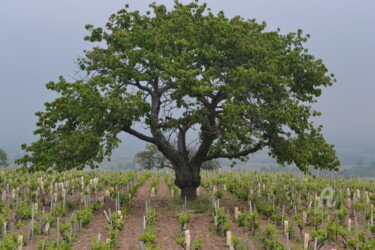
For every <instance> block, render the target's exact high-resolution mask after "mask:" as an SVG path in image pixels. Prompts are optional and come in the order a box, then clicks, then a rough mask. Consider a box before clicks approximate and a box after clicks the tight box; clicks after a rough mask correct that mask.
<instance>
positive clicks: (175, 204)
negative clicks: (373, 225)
mask: <svg viewBox="0 0 375 250" xmlns="http://www.w3.org/2000/svg"><path fill="white" fill-rule="evenodd" d="M184 203H185V202H184V201H183V200H181V198H180V197H174V198H173V199H172V200H171V201H170V202H168V204H167V205H166V206H165V208H164V209H166V211H168V212H171V211H174V212H176V214H179V213H180V212H181V211H182V207H183V204H184ZM211 207H212V204H211V199H209V198H208V197H207V196H205V195H202V196H199V197H198V199H196V200H195V201H188V202H187V210H188V211H189V212H192V213H199V214H203V213H206V212H208V211H210V209H211Z"/></svg>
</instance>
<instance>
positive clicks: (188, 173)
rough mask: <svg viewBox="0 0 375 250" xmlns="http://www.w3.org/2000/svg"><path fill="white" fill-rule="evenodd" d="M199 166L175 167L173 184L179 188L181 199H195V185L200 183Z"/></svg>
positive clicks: (197, 185)
mask: <svg viewBox="0 0 375 250" xmlns="http://www.w3.org/2000/svg"><path fill="white" fill-rule="evenodd" d="M199 172H200V168H199V167H191V166H183V167H179V168H176V180H175V184H176V186H177V187H179V188H180V189H181V199H185V197H186V199H187V200H195V199H197V193H196V190H197V187H199V185H200V184H201V177H200V174H199Z"/></svg>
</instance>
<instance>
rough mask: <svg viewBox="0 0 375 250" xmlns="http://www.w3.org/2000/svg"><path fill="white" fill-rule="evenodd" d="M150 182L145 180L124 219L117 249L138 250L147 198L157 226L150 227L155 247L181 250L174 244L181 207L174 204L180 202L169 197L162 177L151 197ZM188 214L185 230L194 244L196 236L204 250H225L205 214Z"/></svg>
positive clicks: (177, 232)
mask: <svg viewBox="0 0 375 250" xmlns="http://www.w3.org/2000/svg"><path fill="white" fill-rule="evenodd" d="M151 181H152V180H151V179H150V180H148V181H146V182H145V184H144V185H143V186H142V187H140V188H139V190H138V192H137V194H136V196H135V197H134V200H133V202H132V205H131V208H130V211H129V214H128V216H127V217H126V218H125V229H124V230H123V231H122V232H120V233H119V235H118V244H117V249H121V250H122V249H125V250H133V249H139V242H138V238H139V237H140V236H141V235H142V222H143V216H144V211H145V201H146V200H147V199H150V206H151V207H152V208H154V209H155V210H156V212H157V214H158V216H157V218H156V223H155V225H154V226H153V227H154V229H155V232H156V242H157V245H158V246H159V247H160V249H162V250H164V249H166V250H174V249H176V250H181V249H183V248H182V247H181V246H178V245H177V244H176V238H177V237H178V234H179V233H180V232H181V226H180V224H179V222H178V216H179V214H180V213H181V212H182V207H181V208H180V207H176V203H180V201H179V198H173V197H171V195H170V192H169V189H168V186H167V185H166V183H165V181H164V179H163V178H160V184H159V187H158V192H157V193H156V196H155V197H153V198H150V189H151ZM177 195H178V194H177ZM190 214H191V221H190V223H189V224H188V225H187V229H188V230H190V231H191V235H192V239H193V240H194V241H196V240H198V239H199V237H203V242H204V243H203V249H226V247H225V240H224V238H221V237H220V236H218V235H216V234H214V233H212V232H211V230H210V228H211V225H212V221H211V218H210V217H209V214H208V212H206V213H203V214H196V213H190Z"/></svg>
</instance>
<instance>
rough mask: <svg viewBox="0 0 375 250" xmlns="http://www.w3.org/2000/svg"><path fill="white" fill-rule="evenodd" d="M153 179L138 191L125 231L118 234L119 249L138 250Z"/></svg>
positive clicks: (127, 217)
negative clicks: (146, 203)
mask: <svg viewBox="0 0 375 250" xmlns="http://www.w3.org/2000/svg"><path fill="white" fill-rule="evenodd" d="M151 181H152V178H150V179H148V180H147V181H146V182H145V183H144V184H143V185H142V186H141V187H140V188H139V189H138V191H137V193H136V195H135V197H134V199H133V201H132V205H131V208H130V211H129V214H128V215H127V216H126V218H125V229H124V230H123V231H121V232H119V234H118V238H117V249H121V250H135V249H138V248H139V247H138V238H139V236H141V235H142V222H143V214H144V211H145V201H146V200H147V199H148V198H149V197H150V187H151Z"/></svg>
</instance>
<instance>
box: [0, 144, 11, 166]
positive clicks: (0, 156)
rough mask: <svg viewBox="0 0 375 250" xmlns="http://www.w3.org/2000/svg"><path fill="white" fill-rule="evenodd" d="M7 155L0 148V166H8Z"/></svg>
mask: <svg viewBox="0 0 375 250" xmlns="http://www.w3.org/2000/svg"><path fill="white" fill-rule="evenodd" d="M8 164H9V163H8V155H7V153H5V151H4V150H3V149H1V148H0V166H8Z"/></svg>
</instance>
